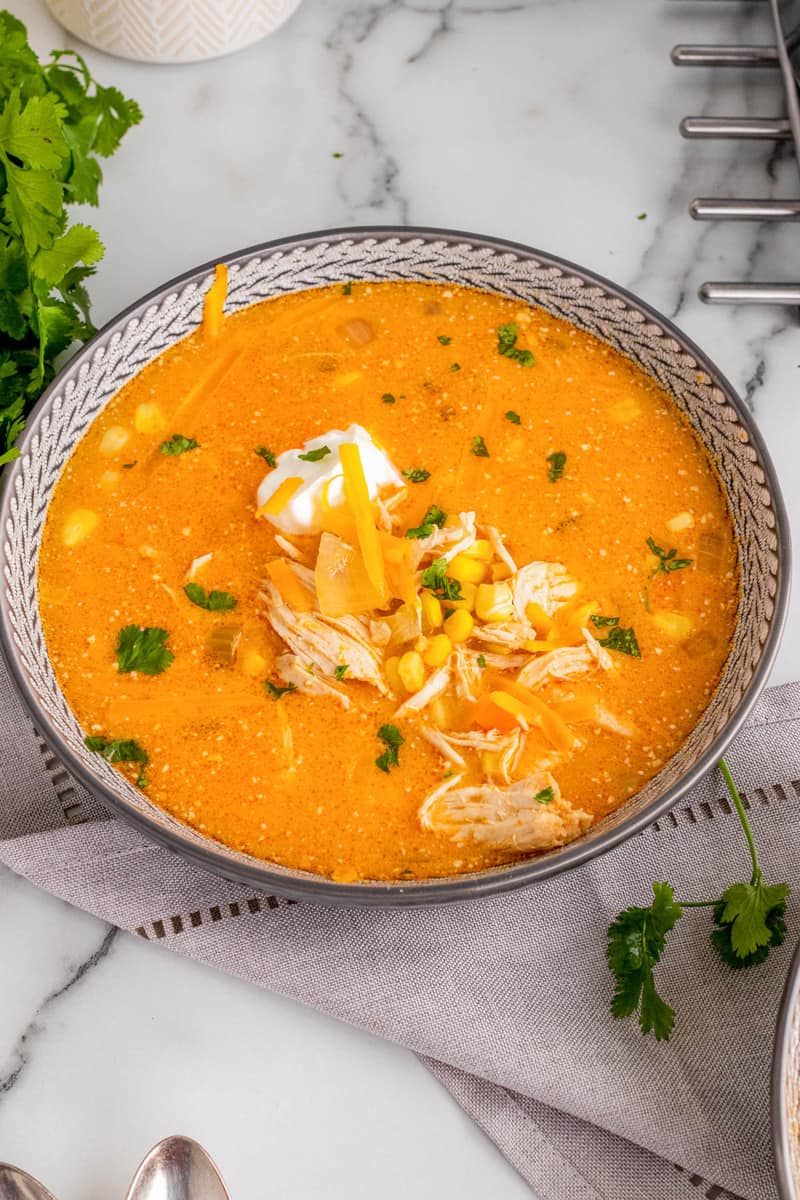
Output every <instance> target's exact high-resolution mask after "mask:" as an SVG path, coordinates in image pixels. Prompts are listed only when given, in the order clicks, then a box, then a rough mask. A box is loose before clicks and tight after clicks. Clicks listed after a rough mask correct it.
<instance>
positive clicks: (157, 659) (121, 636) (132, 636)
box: [117, 625, 175, 675]
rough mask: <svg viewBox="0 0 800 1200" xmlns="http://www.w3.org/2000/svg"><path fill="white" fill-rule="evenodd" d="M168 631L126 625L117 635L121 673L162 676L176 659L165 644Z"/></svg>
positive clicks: (118, 661) (118, 660)
mask: <svg viewBox="0 0 800 1200" xmlns="http://www.w3.org/2000/svg"><path fill="white" fill-rule="evenodd" d="M168 637H169V633H168V632H167V630H166V629H155V628H153V627H152V626H147V627H145V628H142V627H141V626H140V625H126V626H125V628H124V629H120V631H119V633H118V635H117V663H118V666H119V669H120V671H122V672H128V671H140V672H141V674H142V675H160V674H161V673H162V671H166V669H167V667H168V666H169V665H170V663H172V662H173V661H174V659H175V655H174V654H173V653H172V651H171V650H168V649H167V647H166V645H165V642H166V640H167V638H168Z"/></svg>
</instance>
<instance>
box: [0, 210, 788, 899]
mask: <svg viewBox="0 0 800 1200" xmlns="http://www.w3.org/2000/svg"><path fill="white" fill-rule="evenodd" d="M571 271H572V269H571V268H567V267H566V265H560V264H557V263H555V262H552V261H548V260H547V259H546V257H545V256H541V255H538V254H537V253H535V252H529V251H525V250H523V249H521V248H516V247H512V248H509V247H506V246H504V245H502V244H498V243H485V242H481V241H480V240H477V239H476V240H472V241H470V240H466V241H465V240H464V239H459V238H447V237H443V236H441V235H436V234H425V233H413V232H409V233H404V234H403V235H399V236H395V237H392V236H389V235H388V234H387V235H376V234H368V233H367V234H364V235H362V236H361V237H360V238H358V237H356V238H354V237H353V236H352V235H344V234H343V235H337V236H331V235H321V236H320V237H318V238H312V239H305V240H299V241H298V243H297V244H295V245H291V244H289V245H286V246H282V247H281V248H279V249H275V248H265V249H263V250H262V251H257V252H249V253H247V254H245V255H242V256H238V257H237V258H236V259H234V260H232V261H231V262H230V263H228V264H220V265H218V267H217V268H216V271H215V272H213V274H212V273H211V272H209V271H202V272H199V273H197V275H196V277H194V278H192V279H190V280H188V281H186V282H185V283H184V285H183V290H182V291H181V292H180V293H176V292H175V291H174V290H173V291H172V292H171V293H170V291H169V289H165V291H164V292H163V293H162V294H161V295H160V296H159V297H158V298H157V301H156V303H154V304H152V303H151V304H150V305H149V306H148V305H147V304H145V305H143V306H141V308H140V310H139V312H138V313H137V315H135V316H131V317H128V318H127V320H126V318H124V317H123V318H121V319H120V321H119V322H118V323H117V328H116V329H113V330H110V331H106V333H105V334H104V335H101V338H100V341H99V343H97V344H96V345H95V347H94V348H93V347H91V346H90V347H88V348H87V349H86V350H84V351H83V352H82V355H81V358H82V360H83V361H82V364H77V365H76V367H73V368H71V372H72V378H71V379H70V378H69V373H68V375H67V376H66V377H64V378H62V380H60V381H57V382H56V384H55V385H54V387H53V389H51V392H50V395H49V397H48V398H46V399H45V402H44V404H43V408H42V411H41V412H40V415H39V420H38V423H37V425H36V427H35V433H34V432H32V434H30V435H29V437H28V443H26V446H25V447H23V456H22V459H21V461H20V464H19V465H18V466H17V467H16V468H15V481H14V486H13V487H12V488H11V489H9V493H8V496H7V499H6V504H7V507H9V497H12V499H11V503H10V507H9V513H8V516H7V520H11V522H12V524H13V522H14V520H17V522H18V523H20V522H21V521H23V512H24V504H22V497H21V493H20V489H21V488H22V489H23V490H24V489H25V488H26V487H28V488H33V487H34V486H35V485H34V481H33V478H32V476H31V471H32V470H33V464H34V461H38V460H37V455H38V456H41V455H42V453H43V452H45V451H46V450H47V449H48V448H50V447H51V446H52V443H53V441H54V440H58V443H59V445H58V450H57V451H56V452H53V451H52V449H51V450H50V462H51V467H52V475H49V476H48V482H47V491H46V498H47V505H46V512H45V513H43V514H42V517H43V519H42V520H41V521H39V523H38V525H37V527H36V529H35V532H33V534H32V537H33V544H32V545H29V547H28V548H27V549H26V547H25V546H24V545H18V546H17V547H16V550H15V551H14V552H12V553H11V554H10V558H11V562H12V563H15V564H16V569H19V566H20V563H21V560H25V561H26V562H27V570H28V578H30V577H31V576H32V577H33V579H34V581H35V582H34V590H35V598H32V600H33V601H34V602H33V603H32V605H31V610H30V612H28V611H27V610H26V611H25V614H24V615H25V621H20V620H19V615H20V614H19V611H18V609H17V610H14V611H13V612H12V608H13V606H12V605H11V604H9V602H8V596H9V593H7V596H6V620H5V628H6V639H7V643H10V645H11V648H12V658H13V661H14V663H15V666H16V674H17V677H18V678H19V679H20V680H21V681H22V682H23V686H24V694H25V695H26V697H27V698H28V699H29V701H32V702H33V705H34V709H35V711H36V715H37V716H39V717H40V720H41V712H42V708H43V707H44V704H45V699H44V697H45V696H46V697H52V696H53V694H55V696H57V698H58V701H57V704H56V705H55V708H56V709H57V712H58V719H55V714H54V713H52V711H51V712H49V713H48V717H49V728H46V729H45V733H46V735H47V736H49V737H50V740H51V741H52V742H53V743H54V748H55V749H56V751H57V752H58V753H61V754H63V755H64V757H65V758H66V760H67V762H68V764H69V765H70V766H72V767H73V769H78V770H79V773H80V774H81V775H82V777H83V778H84V779H87V778H88V779H90V780H91V781H92V783H93V785H94V786H95V787H96V788H97V789H98V790H99V792H100V793H101V795H103V796H105V797H106V798H113V800H112V802H113V803H114V804H115V805H120V800H121V799H122V797H124V804H122V805H121V806H120V807H121V808H122V810H123V811H124V812H125V813H126V815H128V816H131V817H133V818H134V819H136V820H137V821H138V822H139V823H140V824H143V825H144V826H145V827H146V828H147V829H148V830H150V831H151V832H155V833H156V835H157V836H160V837H162V838H166V839H167V840H168V841H170V843H171V844H173V845H176V846H177V847H178V848H179V849H181V850H182V851H183V852H184V853H188V854H190V855H192V856H194V857H197V858H199V859H200V860H201V861H203V862H205V863H206V864H207V865H211V866H212V867H214V868H215V869H217V870H221V871H223V872H224V873H226V874H233V875H235V876H237V877H239V878H244V879H247V880H248V881H252V882H259V883H262V884H263V883H268V884H269V885H270V886H273V887H275V888H276V889H277V890H280V891H283V892H285V893H287V894H298V895H313V896H315V897H317V898H320V899H333V900H341V901H343V902H356V903H358V902H367V903H368V902H373V901H374V902H392V901H395V900H396V901H399V902H404V901H407V902H408V901H412V902H413V901H419V900H426V899H427V900H434V899H441V898H451V897H463V896H465V895H469V894H480V893H482V892H487V891H493V890H497V889H499V888H503V887H506V886H513V885H514V884H519V883H523V882H526V881H528V880H530V879H532V878H535V877H536V876H537V875H541V874H547V873H550V872H551V871H552V870H554V869H558V868H559V867H560V866H562V865H566V864H568V863H569V862H577V861H580V860H581V859H582V858H584V857H586V856H587V855H588V854H591V853H593V852H596V851H597V850H598V849H601V848H603V847H604V846H608V845H611V844H614V842H616V841H618V840H619V839H620V838H621V837H623V836H625V835H626V834H627V833H628V832H632V831H633V830H634V829H636V828H639V827H641V825H642V824H643V823H645V822H646V821H647V820H648V819H652V817H653V816H655V815H656V814H657V812H659V811H662V810H663V808H665V807H666V806H667V805H668V804H670V803H674V800H675V799H676V798H677V796H678V795H679V794H680V791H681V790H682V789H683V788H685V786H688V784H689V783H690V782H691V780H692V779H693V778H695V777H696V775H697V774H698V773H699V772H700V771H702V770H703V769H704V767H705V766H707V765H708V764H709V763H710V762H711V761H713V758H714V757H715V756H716V755H717V754H718V753H719V751H720V748H721V745H722V744H723V743H724V741H725V740H726V739H729V737H730V736H731V735H732V733H733V731H734V730H735V727H736V724H737V722H739V721H741V720H742V719H743V717H744V715H745V713H746V710H747V708H748V707H749V705H750V704H751V703H752V700H753V699H754V698H755V693H756V690H757V687H758V683H759V682H760V680H761V678H763V675H764V672H765V670H766V666H767V663H768V661H769V657H770V655H771V653H772V651H773V648H774V644H775V640H776V635H777V631H778V628H779V625H780V617H781V616H782V611H783V604H784V596H783V592H784V578H785V575H784V570H785V569H784V565H783V563H782V560H781V556H780V554H779V552H778V551H779V538H778V530H777V529H776V514H778V515H780V512H781V510H780V500H779V498H778V496H777V493H776V490H775V486H774V481H773V480H772V477H771V471H770V466H769V463H768V462H767V461H766V458H765V455H764V453H763V450H762V449H761V447H760V446H759V444H758V441H757V438H756V436H755V435H754V432H753V430H752V429H750V428H749V426H748V423H747V420H746V417H745V416H744V414H743V413H742V412H741V410H740V409H739V408H738V406H737V403H736V401H735V399H734V398H733V397H732V396H731V394H730V392H729V391H728V390H727V388H726V387H725V386H724V385H723V386H720V383H721V381H719V380H715V379H714V378H713V375H712V372H711V369H710V368H709V367H708V366H707V364H705V363H704V362H703V361H702V360H701V359H700V357H699V355H697V354H696V353H694V352H693V350H692V348H690V347H687V346H686V345H682V344H681V343H680V341H678V340H677V335H674V336H673V334H672V331H670V330H668V329H666V328H665V326H664V323H663V322H658V321H655V320H650V316H649V314H645V313H644V312H643V311H642V309H641V306H638V307H637V305H636V304H635V303H634V302H632V301H630V300H628V299H627V298H625V297H623V296H621V295H618V294H615V292H614V290H613V288H611V286H610V285H606V284H603V283H601V282H599V281H594V280H592V279H590V278H588V277H586V276H585V274H584V275H581V274H580V273H577V274H572V273H571ZM212 280H213V282H212ZM98 397H102V399H101V400H100V403H99V404H98V403H97V402H96V401H97V399H98ZM65 428H66V429H67V430H68V433H67V435H66V436H64V432H63V431H64V429H65ZM56 435H58V437H57V436H56ZM34 436H37V437H38V441H37V442H36V443H35V445H34V442H33V438H34ZM26 456H27V457H26ZM26 471H27V474H26ZM26 532H28V531H27V530H26ZM20 533H21V534H22V530H21V531H20ZM7 553H8V550H7ZM776 599H777V604H776ZM25 622H28V623H32V625H33V628H34V630H35V635H36V637H37V638H38V639H39V641H38V642H37V645H38V646H39V651H38V654H37V667H36V670H37V671H39V672H40V673H42V674H43V675H44V676H45V677H46V681H47V688H46V689H45V690H44V692H43V691H42V689H41V688H40V687H38V688H37V686H36V683H35V681H34V680H33V679H32V677H31V673H30V672H29V670H28V663H29V661H30V656H28V657H27V658H26V656H25V655H24V653H23V651H22V648H23V645H24V640H25V636H26V632H25V631H30V630H29V624H27V625H26V624H25ZM45 649H46V654H44V653H43V651H44V650H45ZM42 660H43V661H42ZM67 730H68V731H69V736H66V731H67Z"/></svg>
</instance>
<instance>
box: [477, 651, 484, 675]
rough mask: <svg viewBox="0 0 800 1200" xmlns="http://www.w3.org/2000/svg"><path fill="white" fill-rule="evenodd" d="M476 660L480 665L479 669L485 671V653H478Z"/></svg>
mask: <svg viewBox="0 0 800 1200" xmlns="http://www.w3.org/2000/svg"><path fill="white" fill-rule="evenodd" d="M477 662H478V666H479V667H480V669H481V670H482V671H485V670H486V655H485V654H479V655H478V659H477Z"/></svg>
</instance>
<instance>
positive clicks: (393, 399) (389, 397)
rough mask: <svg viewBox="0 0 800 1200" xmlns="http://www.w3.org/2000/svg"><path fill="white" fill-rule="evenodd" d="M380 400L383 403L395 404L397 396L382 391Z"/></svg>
mask: <svg viewBox="0 0 800 1200" xmlns="http://www.w3.org/2000/svg"><path fill="white" fill-rule="evenodd" d="M381 400H382V401H383V403H384V404H396V403H397V397H396V396H393V395H392V393H391V392H384V393H383V395H382V396H381Z"/></svg>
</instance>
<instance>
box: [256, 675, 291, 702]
mask: <svg viewBox="0 0 800 1200" xmlns="http://www.w3.org/2000/svg"><path fill="white" fill-rule="evenodd" d="M264 688H265V689H266V691H267V692H268V693H269V695H270V696H272V699H273V700H280V698H281V696H286V695H288V693H289V692H296V691H297V684H296V683H287V684H286V687H279V686H278V685H277V684H276V683H273V682H272V680H271V679H265V680H264Z"/></svg>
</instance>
